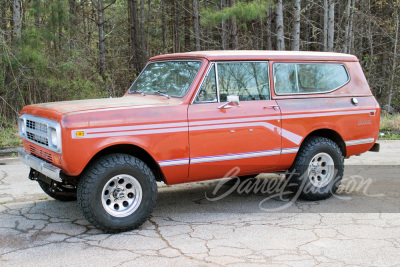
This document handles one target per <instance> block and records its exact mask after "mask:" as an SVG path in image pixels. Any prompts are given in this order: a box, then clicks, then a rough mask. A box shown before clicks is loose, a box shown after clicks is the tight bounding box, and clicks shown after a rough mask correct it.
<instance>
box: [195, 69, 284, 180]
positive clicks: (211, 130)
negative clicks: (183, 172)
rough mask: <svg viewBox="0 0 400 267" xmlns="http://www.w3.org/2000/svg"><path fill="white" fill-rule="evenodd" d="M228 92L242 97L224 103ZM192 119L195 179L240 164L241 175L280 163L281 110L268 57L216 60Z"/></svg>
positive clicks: (196, 99) (208, 176)
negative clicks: (272, 90) (272, 92)
mask: <svg viewBox="0 0 400 267" xmlns="http://www.w3.org/2000/svg"><path fill="white" fill-rule="evenodd" d="M228 95H235V96H238V97H239V101H240V103H239V106H233V105H229V104H228V105H225V106H224V104H226V103H227V99H228ZM188 120H189V144H190V167H189V179H190V180H202V179H207V178H215V177H224V176H225V175H227V174H228V173H229V172H231V170H233V169H234V168H235V170H238V171H239V172H238V173H234V174H235V175H245V174H253V173H257V172H262V171H272V170H274V169H275V168H276V166H277V165H278V163H279V159H280V155H281V131H280V129H281V114H280V109H279V107H278V105H277V103H276V101H275V100H271V99H270V86H269V72H268V62H221V63H213V64H212V65H211V66H210V68H209V71H208V74H207V75H206V77H205V78H204V81H203V84H202V85H201V87H200V89H199V92H198V94H197V96H196V98H195V100H194V102H193V103H192V104H191V105H190V106H189V111H188ZM236 167H238V168H239V169H238V168H236ZM231 174H232V173H231Z"/></svg>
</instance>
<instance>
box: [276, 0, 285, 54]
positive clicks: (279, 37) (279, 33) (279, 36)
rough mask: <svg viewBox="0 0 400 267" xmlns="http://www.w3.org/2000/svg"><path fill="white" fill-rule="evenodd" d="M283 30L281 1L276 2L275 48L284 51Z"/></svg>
mask: <svg viewBox="0 0 400 267" xmlns="http://www.w3.org/2000/svg"><path fill="white" fill-rule="evenodd" d="M283 29H284V25H283V7H282V0H278V2H277V4H276V47H277V49H278V50H285V35H284V30H283Z"/></svg>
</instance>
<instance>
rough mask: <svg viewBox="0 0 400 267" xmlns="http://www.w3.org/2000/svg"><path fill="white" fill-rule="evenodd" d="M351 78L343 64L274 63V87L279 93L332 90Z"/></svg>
mask: <svg viewBox="0 0 400 267" xmlns="http://www.w3.org/2000/svg"><path fill="white" fill-rule="evenodd" d="M349 79H350V77H349V75H348V72H347V69H346V67H345V66H344V65H343V64H319V63H318V64H295V63H275V64H274V88H275V92H276V94H278V95H280V94H309V93H325V92H330V91H333V90H336V89H338V88H339V87H342V86H343V85H345V84H346V83H347V82H348V81H349Z"/></svg>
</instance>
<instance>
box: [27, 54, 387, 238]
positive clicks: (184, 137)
mask: <svg viewBox="0 0 400 267" xmlns="http://www.w3.org/2000/svg"><path fill="white" fill-rule="evenodd" d="M379 119H380V107H379V105H378V103H377V101H376V100H375V98H374V96H373V95H372V93H371V90H370V88H369V86H368V83H367V81H366V79H365V76H364V74H363V71H362V69H361V66H360V63H359V61H358V59H357V58H356V57H355V56H352V55H347V54H336V53H321V52H282V51H208V52H207V51H204V52H190V53H181V54H170V55H162V56H156V57H153V58H151V59H150V61H149V62H148V64H147V66H146V67H145V68H144V70H143V72H142V73H141V74H140V76H139V77H138V78H137V79H136V81H135V82H134V83H133V85H132V86H131V87H130V88H129V90H128V91H127V92H126V94H125V95H124V96H123V97H121V98H111V99H94V100H79V101H67V102H57V103H45V104H37V105H30V106H26V107H24V108H23V109H22V111H21V117H20V119H19V127H20V134H21V137H22V138H23V144H24V150H23V151H21V153H20V158H21V159H22V160H23V161H24V162H25V163H26V164H27V165H28V166H30V167H31V171H30V174H29V178H30V179H32V180H37V181H38V182H39V185H40V186H41V188H42V189H43V190H44V192H46V193H47V194H48V195H50V196H51V197H53V198H55V199H58V200H61V201H68V200H74V199H76V198H77V199H78V203H79V206H80V208H81V210H82V212H83V214H84V216H85V218H86V219H87V220H88V221H89V222H91V223H92V224H93V225H95V226H96V227H97V228H100V229H102V230H103V231H106V232H119V231H126V230H130V229H133V228H136V227H138V226H139V225H141V224H142V223H143V222H144V221H145V220H146V219H147V218H148V217H149V216H150V214H151V212H152V210H153V207H154V206H155V204H156V200H157V184H156V181H163V182H165V183H166V184H168V185H171V184H178V183H186V182H193V181H201V180H209V179H218V178H221V177H224V176H225V175H226V174H227V173H229V171H230V170H231V169H232V168H235V167H239V169H240V172H239V173H238V175H239V176H248V175H256V174H259V173H263V172H280V171H285V170H290V173H292V174H293V176H292V177H291V179H292V181H291V182H292V184H293V185H294V186H292V188H293V190H297V191H296V192H299V193H300V197H302V198H304V199H309V200H319V199H325V198H327V197H329V196H330V195H332V194H333V193H335V192H336V190H337V188H338V186H339V184H340V179H341V177H342V175H343V168H344V158H347V157H350V156H353V155H358V154H360V153H364V152H366V151H369V150H372V151H378V150H379V144H377V143H376V140H377V137H378V128H379Z"/></svg>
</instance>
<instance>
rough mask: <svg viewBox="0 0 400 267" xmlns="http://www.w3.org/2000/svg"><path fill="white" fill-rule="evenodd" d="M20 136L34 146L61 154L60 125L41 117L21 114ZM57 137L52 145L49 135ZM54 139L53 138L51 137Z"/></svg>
mask: <svg viewBox="0 0 400 267" xmlns="http://www.w3.org/2000/svg"><path fill="white" fill-rule="evenodd" d="M19 123H20V134H21V136H22V138H24V139H26V140H28V141H29V142H32V143H34V144H36V145H39V146H41V147H44V148H45V149H49V150H51V151H53V152H56V153H60V154H61V125H60V123H58V122H56V121H53V120H50V119H47V118H42V117H37V116H33V115H30V114H23V115H22V116H21V117H20V118H19ZM53 131H55V136H56V137H57V142H56V141H54V144H53V143H52V142H51V140H50V136H51V134H54V133H53ZM53 137H54V136H53Z"/></svg>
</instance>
